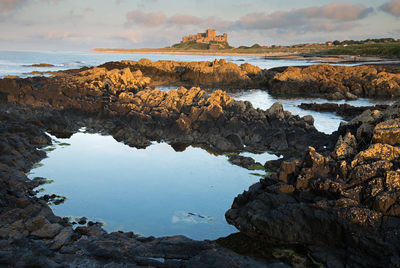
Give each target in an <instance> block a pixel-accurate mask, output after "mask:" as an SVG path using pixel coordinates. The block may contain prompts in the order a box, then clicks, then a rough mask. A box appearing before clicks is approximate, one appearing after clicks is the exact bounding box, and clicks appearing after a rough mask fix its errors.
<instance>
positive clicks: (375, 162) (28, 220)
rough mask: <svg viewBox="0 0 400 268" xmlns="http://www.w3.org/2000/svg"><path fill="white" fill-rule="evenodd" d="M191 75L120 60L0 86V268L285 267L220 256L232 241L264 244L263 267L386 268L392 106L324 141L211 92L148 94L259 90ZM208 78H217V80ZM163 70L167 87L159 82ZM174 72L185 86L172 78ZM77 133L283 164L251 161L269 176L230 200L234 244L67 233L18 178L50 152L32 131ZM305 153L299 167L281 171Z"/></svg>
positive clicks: (393, 156)
mask: <svg viewBox="0 0 400 268" xmlns="http://www.w3.org/2000/svg"><path fill="white" fill-rule="evenodd" d="M160 64H161V66H158V65H160ZM185 64H186V63H182V64H181V65H182V66H183V65H185ZM196 64H198V65H201V66H203V64H205V66H208V68H211V69H209V70H208V71H207V72H204V73H202V71H200V70H197V69H196V68H197V67H196V68H195V67H193V66H197V65H196ZM196 64H194V65H193V66H192V67H187V69H179V68H177V67H179V66H180V65H176V64H175V63H170V62H169V63H168V62H163V63H160V62H158V63H151V62H146V61H139V62H137V63H135V62H133V63H132V62H120V63H108V64H105V65H103V66H101V67H96V68H83V69H80V70H70V71H65V72H61V74H60V72H58V73H57V75H56V76H54V77H47V78H45V77H33V78H27V79H19V78H6V79H1V80H0V119H1V120H0V145H1V146H0V173H1V176H0V185H1V187H0V193H1V194H0V213H1V214H0V244H1V247H0V264H1V265H3V266H21V267H23V266H26V265H28V264H29V265H31V266H39V267H40V266H43V267H46V266H49V267H57V266H59V267H65V266H67V267H70V266H73V267H75V266H77V267H88V266H89V267H103V266H105V265H108V266H110V267H141V266H142V267H143V266H147V267H284V266H285V265H284V264H282V263H280V262H277V263H270V262H266V261H264V260H260V259H258V258H259V257H262V258H266V256H267V255H268V256H271V254H269V253H268V254H267V255H265V254H262V253H261V254H253V257H252V258H250V257H244V256H242V255H239V254H237V253H234V252H232V251H230V250H228V249H226V248H223V247H222V246H220V245H223V246H225V247H227V246H229V248H232V249H235V251H237V252H239V253H242V254H247V253H246V252H245V251H243V250H241V249H243V248H241V249H240V248H239V249H238V248H235V247H236V245H237V244H238V243H239V244H242V246H245V245H246V243H243V241H247V242H248V243H249V244H248V245H249V247H250V244H252V246H254V247H253V248H255V249H259V250H260V251H262V248H263V245H267V244H268V245H273V247H272V248H271V250H272V251H273V252H275V253H274V254H272V256H273V259H280V260H284V261H285V262H286V263H290V264H291V265H293V266H296V265H297V264H298V263H300V264H299V265H300V267H301V265H304V266H308V265H309V264H310V265H319V263H320V262H322V263H324V264H326V265H327V266H329V267H342V266H345V265H350V266H357V265H359V266H378V265H386V266H390V265H392V266H395V265H399V256H398V255H399V254H398V252H399V247H398V245H399V244H400V243H399V242H400V241H399V234H398V232H399V227H398V226H399V225H400V222H399V221H398V216H399V214H398V213H400V212H399V211H400V210H399V200H400V199H399V197H398V194H397V193H398V190H399V186H398V184H399V179H398V177H399V176H398V175H399V174H398V173H399V168H400V165H399V155H400V149H399V147H398V146H399V142H398V140H399V137H398V129H399V121H398V117H399V116H398V115H399V106H400V105H399V104H398V103H397V104H396V105H393V106H391V107H390V108H388V109H387V110H385V111H377V110H374V111H371V110H367V111H364V112H363V113H362V114H361V115H360V116H358V117H356V118H354V119H353V120H352V121H350V122H349V123H348V124H345V125H342V126H341V127H340V128H339V130H338V131H337V132H336V133H334V134H333V135H325V134H322V133H319V132H318V131H316V130H315V128H314V126H313V120H312V118H310V117H304V118H300V117H298V116H294V115H291V114H290V113H288V112H287V111H284V110H283V107H282V105H281V104H279V103H275V104H274V105H272V106H271V107H270V108H269V109H268V110H266V111H263V110H260V109H254V108H253V107H252V105H251V104H250V103H249V102H240V101H235V100H233V99H232V98H231V97H229V96H227V95H226V93H225V92H224V91H221V90H216V91H213V92H212V93H207V92H205V91H203V90H201V89H200V88H196V87H192V88H190V89H186V88H183V87H181V88H178V89H176V90H171V91H169V92H168V93H166V92H161V91H159V90H157V89H150V88H148V86H149V85H151V84H152V83H160V84H163V83H165V84H168V83H172V82H171V81H175V80H174V79H178V80H177V81H185V82H188V83H194V82H193V81H196V79H198V81H203V79H204V81H207V79H208V78H210V77H211V78H212V79H211V78H210V79H211V80H208V82H204V83H211V84H212V85H221V83H222V84H224V83H225V82H224V81H226V84H225V85H228V84H229V83H239V82H238V81H242V82H243V81H244V82H243V83H244V84H246V85H250V84H251V83H253V82H249V83H248V82H246V81H250V80H252V79H253V80H254V81H256V82H254V83H259V82H260V81H264V82H265V80H263V79H264V78H263V77H261V78H260V77H259V76H258V75H261V74H260V73H259V70H258V69H257V68H253V67H252V66H248V65H244V66H241V67H239V68H240V72H236V71H232V75H231V76H229V75H227V73H229V72H231V70H230V68H231V67H229V66H224V65H226V64H227V63H225V62H223V61H222V62H213V63H212V64H210V63H201V64H200V63H196ZM138 65H140V66H141V67H140V69H139V68H138V69H135V68H136V67H135V66H138ZM153 65H157V66H153ZM164 65H165V66H166V67H165V66H164ZM210 65H211V66H210ZM228 65H230V64H228ZM171 66H172V67H171ZM146 68H148V69H146ZM185 68H186V67H185ZM191 68H192V69H193V70H196V71H192V70H191ZM217 68H221V70H226V72H225V71H223V72H222V73H224V75H225V76H226V80H223V79H222V77H223V76H224V75H222V74H221V73H218V72H216V69H217ZM224 68H225V69H224ZM232 68H234V69H235V68H236V67H232ZM172 72H180V75H181V76H180V77H179V78H176V77H175V76H174V75H172V76H171V77H172V78H168V76H170V75H171V73H172ZM215 72H216V73H215ZM241 72H245V75H244V74H243V73H241ZM273 72H275V71H273ZM185 73H186V74H187V75H188V78H185V79H187V80H184V79H183V78H182V77H185V76H184V75H185ZM191 73H193V74H191ZM251 73H253V74H254V73H257V74H256V75H255V76H252V75H251ZM189 74H191V75H189ZM262 75H265V73H262ZM262 75H261V76H262ZM238 77H240V79H239V78H238ZM250 77H251V78H250ZM267 77H268V75H267ZM213 79H214V80H213ZM218 79H221V80H218ZM238 79H239V80H238ZM241 79H243V80H241ZM249 79H250V80H249ZM259 79H260V80H259ZM154 81H158V82H154ZM210 81H211V82H210ZM212 81H214V82H215V81H222V82H216V83H215V84H213V83H214V82H212ZM242 82H240V83H242ZM264 82H263V83H264ZM199 83H200V82H199ZM289 84H290V83H289ZM241 86H242V85H241ZM289 86H290V85H289ZM308 93H310V92H308ZM353 93H354V92H353ZM353 93H352V94H353ZM385 94H386V93H385ZM349 96H350V95H349ZM82 127H86V128H87V131H88V132H92V133H101V134H105V135H112V136H113V137H114V138H115V139H116V140H117V141H120V142H124V143H126V144H128V145H129V146H134V147H138V148H145V147H147V146H149V145H150V144H151V141H160V140H163V141H166V142H168V143H169V144H171V145H173V147H174V148H176V150H182V149H183V148H184V147H185V146H187V145H193V146H200V147H202V148H205V149H207V150H209V151H212V152H216V153H222V152H238V151H255V150H257V151H263V150H268V151H269V152H273V153H281V154H283V155H284V158H283V159H284V160H280V161H275V162H274V163H270V164H271V165H269V164H265V166H266V167H267V166H268V167H269V168H273V167H274V166H276V165H278V164H279V167H280V169H279V170H278V171H277V172H276V173H274V174H272V175H270V176H268V177H266V178H265V179H262V180H261V181H260V182H259V183H257V184H255V185H253V186H251V187H250V189H249V191H247V192H245V193H243V194H242V195H240V196H239V197H237V198H236V199H235V201H234V203H233V206H232V209H231V210H229V211H228V212H227V214H226V217H227V220H228V221H229V222H230V223H232V224H234V225H235V226H236V227H237V228H238V229H239V230H240V231H241V232H242V234H241V235H245V240H243V237H239V238H235V239H232V240H229V239H228V240H225V241H219V244H217V243H216V242H214V241H193V240H190V239H188V238H186V237H182V236H174V237H162V238H154V237H138V236H136V235H135V234H134V233H124V232H114V233H107V232H105V231H104V230H103V229H102V228H101V225H100V224H99V223H93V222H87V223H86V224H85V222H86V220H85V219H79V220H78V221H79V222H80V223H81V226H79V227H77V228H75V229H74V228H72V224H71V223H70V222H69V221H68V220H67V219H62V218H60V217H57V216H55V215H54V214H53V212H52V211H51V209H50V207H49V206H48V202H53V203H55V202H58V201H57V200H59V197H58V196H47V197H46V196H44V197H42V198H38V197H36V191H35V190H34V188H35V187H37V186H39V185H40V184H41V183H44V180H43V179H42V178H36V179H34V180H29V179H28V178H27V177H26V172H28V171H29V170H30V169H31V168H32V166H33V165H34V163H36V162H38V161H39V160H40V159H42V158H43V157H45V153H44V152H43V151H42V150H38V149H40V148H43V147H44V146H47V145H50V144H51V139H50V138H49V137H48V136H47V135H46V134H45V132H49V133H51V134H53V135H55V136H57V137H70V136H71V135H72V134H74V133H76V132H77V131H78V130H79V129H80V128H82ZM309 146H312V147H309ZM305 151H306V152H307V153H306V155H305V156H304V157H303V158H299V159H298V160H294V161H289V159H291V158H296V157H297V158H298V157H299V156H300V154H302V153H304V152H305ZM231 161H232V162H237V163H236V164H239V165H241V166H245V167H251V166H252V165H254V164H256V163H253V162H252V161H251V160H250V159H247V158H241V157H233V158H232V159H231ZM61 201H62V200H60V202H61ZM247 239H248V240H247ZM227 241H231V242H228V243H226V242H227ZM238 241H239V242H238ZM240 241H242V242H240ZM232 244H234V245H235V246H231V245H232ZM288 245H300V248H301V249H302V250H303V253H304V254H300V255H297V254H292V251H291V250H292V249H291V247H288ZM275 246H280V248H275ZM260 248H261V249H260ZM288 248H290V250H289V251H288ZM295 248H296V247H295ZM274 250H275V251H274ZM255 251H256V250H255ZM269 252H270V251H269ZM310 252H311V253H310ZM310 254H311V255H310ZM287 255H289V256H287ZM279 256H280V257H279ZM282 256H283V257H282ZM308 256H312V258H310V257H308ZM269 258H272V257H267V259H269ZM288 258H289V260H288ZM314 260H317V261H316V262H315V263H314ZM311 263H313V264H311Z"/></svg>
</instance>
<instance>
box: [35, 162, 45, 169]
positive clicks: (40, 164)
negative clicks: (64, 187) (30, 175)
mask: <svg viewBox="0 0 400 268" xmlns="http://www.w3.org/2000/svg"><path fill="white" fill-rule="evenodd" d="M40 167H43V164H42V163H35V164H33V167H32V169H35V168H40Z"/></svg>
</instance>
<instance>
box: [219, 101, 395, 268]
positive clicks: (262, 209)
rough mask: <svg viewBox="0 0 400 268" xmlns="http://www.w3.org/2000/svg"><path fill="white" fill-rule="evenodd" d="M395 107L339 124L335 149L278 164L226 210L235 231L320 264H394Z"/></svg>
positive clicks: (361, 265) (330, 265)
mask: <svg viewBox="0 0 400 268" xmlns="http://www.w3.org/2000/svg"><path fill="white" fill-rule="evenodd" d="M399 114H400V102H397V103H396V104H394V105H393V106H391V107H390V108H389V109H387V110H386V111H384V112H379V111H366V112H364V113H363V114H362V115H360V116H359V117H357V118H355V119H353V120H352V121H351V122H349V123H348V124H343V125H341V127H340V129H339V134H341V136H340V137H339V139H338V141H337V144H336V146H335V149H334V150H333V151H332V152H331V154H330V155H322V154H320V153H318V152H317V151H316V150H315V149H314V148H312V147H309V149H308V150H307V152H306V154H305V156H304V157H303V158H301V159H298V160H296V161H292V162H282V164H281V167H280V169H279V170H277V172H276V173H273V174H272V175H270V176H269V177H266V178H265V179H263V180H261V181H260V182H259V183H257V184H255V185H253V186H251V187H250V189H249V191H246V192H244V193H243V194H241V195H239V196H238V197H236V198H235V200H234V202H233V205H232V208H231V209H230V210H229V211H228V212H227V213H226V219H227V220H228V222H229V223H231V224H233V225H235V226H236V227H237V228H238V229H239V230H240V231H241V232H243V233H245V234H246V235H248V236H250V237H253V238H254V239H257V240H261V241H264V243H276V244H280V245H294V244H300V245H304V246H306V247H308V249H309V250H310V252H311V255H312V256H313V257H314V258H315V259H317V260H318V261H321V262H323V263H325V264H326V265H327V266H328V267H346V266H352V267H358V266H360V267H382V266H385V267H398V266H399V265H400V254H399V252H400V235H399V233H400V221H399V216H400V191H399V190H400V165H399V163H400V162H399V161H400V147H399V145H400V143H399V129H400V128H399V127H400V119H399Z"/></svg>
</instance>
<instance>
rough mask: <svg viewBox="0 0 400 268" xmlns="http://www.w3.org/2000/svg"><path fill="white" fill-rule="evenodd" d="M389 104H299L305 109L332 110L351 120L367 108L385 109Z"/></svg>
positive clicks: (331, 111)
mask: <svg viewBox="0 0 400 268" xmlns="http://www.w3.org/2000/svg"><path fill="white" fill-rule="evenodd" d="M388 106H389V105H386V104H377V105H375V106H352V105H350V104H347V103H344V104H336V103H302V104H300V105H298V107H299V108H301V109H303V110H312V111H317V112H330V113H335V114H337V115H339V116H341V117H343V118H344V119H345V120H348V121H350V120H351V119H353V118H354V117H356V116H358V115H360V114H362V113H363V112H364V111H366V110H380V111H381V110H385V109H386V108H388Z"/></svg>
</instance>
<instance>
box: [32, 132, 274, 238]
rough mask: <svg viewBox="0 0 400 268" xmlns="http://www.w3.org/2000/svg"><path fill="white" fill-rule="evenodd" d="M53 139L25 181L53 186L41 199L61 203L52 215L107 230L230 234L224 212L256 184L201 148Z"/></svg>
mask: <svg viewBox="0 0 400 268" xmlns="http://www.w3.org/2000/svg"><path fill="white" fill-rule="evenodd" d="M59 141H61V142H62V143H61V145H58V146H56V149H55V150H53V151H49V152H48V158H46V159H44V160H43V161H42V162H41V164H43V166H41V167H38V168H36V169H33V170H32V173H31V174H30V177H31V178H33V177H36V176H40V177H45V178H48V179H52V180H54V182H53V183H51V184H47V185H44V186H43V187H44V189H45V192H44V193H42V194H45V193H50V194H51V193H55V194H58V195H62V196H65V197H67V200H66V201H65V202H64V203H63V204H60V205H54V206H53V210H54V213H55V214H56V215H58V216H73V217H77V216H86V217H88V219H90V220H96V219H97V220H101V221H103V222H104V223H105V227H104V228H105V229H106V230H107V231H116V230H123V231H133V232H135V233H139V234H141V235H145V236H149V235H154V236H167V235H179V234H180V235H186V236H188V237H190V238H193V239H216V238H218V237H221V236H226V235H229V234H230V233H232V232H235V231H236V230H235V228H234V227H232V226H230V225H228V224H227V223H226V221H225V218H224V214H225V211H227V210H228V209H229V208H230V206H231V204H232V201H233V199H234V198H235V196H237V195H238V194H239V193H242V192H243V191H244V190H247V189H248V187H249V186H250V185H252V184H253V183H255V182H257V181H258V180H259V179H260V177H259V176H256V175H252V174H250V173H251V171H249V170H247V169H244V168H241V167H238V166H235V165H232V164H230V163H229V162H228V158H227V157H226V156H215V155H211V154H209V153H207V152H206V151H204V150H202V149H200V148H194V147H188V148H187V149H186V150H185V151H183V152H175V151H174V150H173V149H172V147H171V146H169V145H168V144H166V143H155V144H153V145H151V146H149V147H147V148H146V149H135V148H131V147H129V146H126V145H124V144H122V143H118V142H117V141H115V140H114V139H113V138H112V137H111V136H101V135H98V134H88V133H77V134H75V135H73V136H72V137H71V138H70V139H59ZM63 143H68V144H70V146H65V145H62V144H63ZM260 157H261V158H262V159H259V160H260V161H263V163H264V162H265V161H266V160H272V159H277V157H276V156H274V155H270V154H268V153H264V154H262V155H260ZM257 172H258V173H263V171H261V172H259V171H257Z"/></svg>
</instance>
